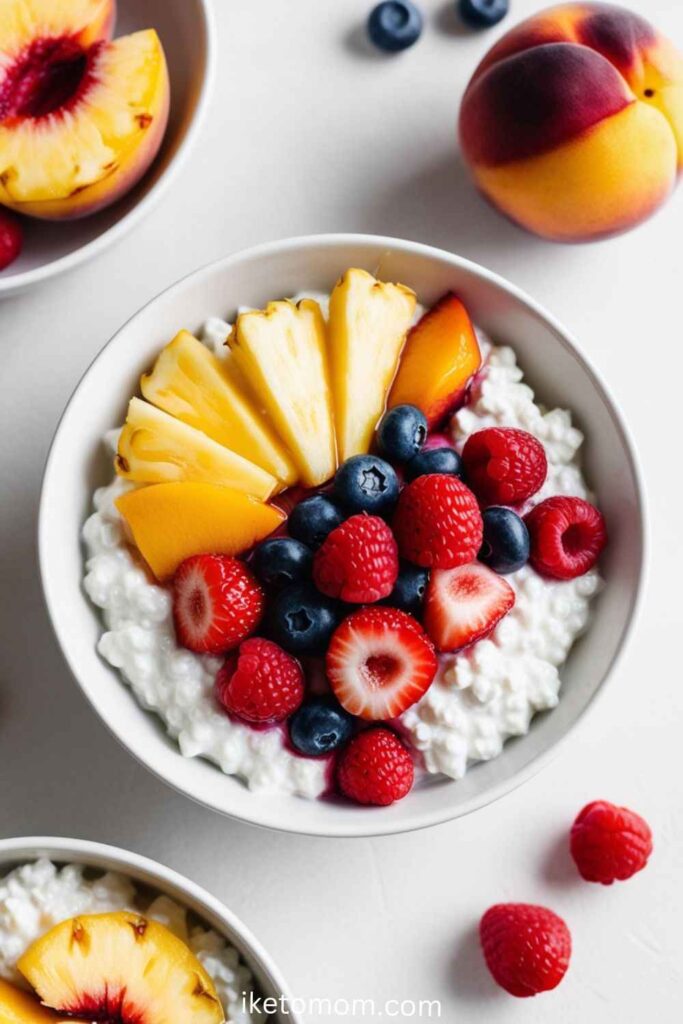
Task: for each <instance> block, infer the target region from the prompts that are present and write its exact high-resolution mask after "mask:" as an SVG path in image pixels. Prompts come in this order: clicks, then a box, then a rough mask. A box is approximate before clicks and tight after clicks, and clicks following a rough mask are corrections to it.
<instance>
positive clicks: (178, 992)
mask: <svg viewBox="0 0 683 1024" xmlns="http://www.w3.org/2000/svg"><path fill="white" fill-rule="evenodd" d="M17 966H18V967H19V970H20V971H21V973H22V974H23V975H24V977H25V978H26V979H27V981H29V982H30V984H31V985H32V986H33V988H34V989H35V990H36V992H37V993H38V995H39V996H40V998H41V999H42V1001H43V1003H45V1004H46V1005H47V1006H50V1007H52V1008H53V1009H55V1010H57V1011H58V1012H59V1013H61V1014H64V1015H68V1016H71V1017H74V1018H76V1019H77V1020H85V1021H95V1020H99V1021H112V1022H113V1021H119V1022H120V1024H141V1022H142V1021H144V1022H145V1024H188V1021H192V1024H223V1022H224V1021H225V1015H224V1013H223V1010H222V1007H221V1004H220V1001H219V999H218V995H217V993H216V989H215V988H214V984H213V982H212V981H211V978H210V977H209V975H208V974H207V973H206V971H205V970H204V968H203V967H202V965H201V964H200V962H199V960H197V958H196V956H195V955H194V953H192V951H191V950H190V949H189V948H188V947H187V946H186V945H185V943H184V942H182V941H181V940H180V939H178V938H176V936H175V935H173V933H172V932H170V931H169V930H168V928H165V927H164V925H162V924H159V923H158V922H157V921H150V920H148V919H147V918H145V917H142V916H141V915H140V914H135V913H130V912H128V911H120V912H118V913H112V914H86V915H84V916H83V917H74V918H70V919H69V920H67V921H63V922H62V923H61V924H58V925H56V927H54V928H52V929H51V930H50V931H49V932H47V933H46V934H45V935H43V936H42V938H40V939H38V940H37V941H36V942H34V943H33V945H32V946H30V947H29V949H28V950H27V951H26V953H24V955H23V956H22V957H21V959H20V960H19V963H18V965H17Z"/></svg>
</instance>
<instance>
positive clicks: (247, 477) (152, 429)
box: [115, 398, 277, 501]
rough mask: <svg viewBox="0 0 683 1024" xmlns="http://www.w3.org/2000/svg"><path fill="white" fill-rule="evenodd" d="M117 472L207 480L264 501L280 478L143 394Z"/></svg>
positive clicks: (133, 408) (148, 479) (131, 409)
mask: <svg viewBox="0 0 683 1024" xmlns="http://www.w3.org/2000/svg"><path fill="white" fill-rule="evenodd" d="M115 464H116V472H117V473H118V474H119V476H122V477H125V479H126V480H134V481H135V482H137V483H147V484H156V483H170V482H171V481H174V480H176V481H180V480H196V481H200V480H203V481H205V482H206V483H212V484H221V485H222V486H223V487H234V488H236V489H237V490H238V491H245V492H246V493H247V494H253V495H254V496H255V497H256V498H260V499H261V500H262V501H265V500H266V498H269V497H270V496H271V494H272V493H273V491H274V490H276V488H277V480H276V479H275V477H274V476H272V475H271V474H270V473H267V472H266V470H265V469H261V467H260V466H256V465H254V463H253V462H249V461H248V459H244V458H242V456H241V455H237V453H236V452H233V451H231V450H230V449H229V448H224V447H223V445H221V444H217V443H216V442H215V441H212V440H211V438H210V437H207V436H206V434H202V433H201V431H199V430H195V429H194V427H189V426H188V425H187V424H186V423H181V421H180V420H177V419H175V418H174V417H173V416H169V415H168V413H166V412H162V410H161V409H157V408H155V406H153V405H150V404H149V402H143V401H142V400H141V399H140V398H132V399H131V401H130V403H129V405H128V416H127V417H126V423H125V426H124V428H123V430H122V431H121V435H120V437H119V445H118V452H117V455H116V460H115Z"/></svg>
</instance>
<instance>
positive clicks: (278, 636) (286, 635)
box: [267, 583, 340, 655]
mask: <svg viewBox="0 0 683 1024" xmlns="http://www.w3.org/2000/svg"><path fill="white" fill-rule="evenodd" d="M339 618H340V609H339V605H338V603H337V602H336V601H333V600H332V599H331V598H329V597H325V595H324V594H321V593H320V592H319V591H318V590H316V589H315V587H314V586H313V585H312V584H308V583H298V584H296V585H295V586H293V587H287V588H286V589H285V590H283V591H282V592H281V593H280V594H278V595H277V597H276V598H275V600H274V601H273V603H272V606H271V608H270V610H269V614H268V619H267V626H268V631H269V635H270V636H271V637H272V638H273V640H275V641H276V643H279V644H280V646H281V647H284V649H285V650H286V651H289V652H290V653H291V654H295V655H322V654H324V653H325V651H326V650H327V647H328V644H329V641H330V637H331V636H332V634H333V632H334V630H335V627H336V625H337V623H338V622H339Z"/></svg>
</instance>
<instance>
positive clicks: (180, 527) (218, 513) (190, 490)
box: [116, 483, 285, 580]
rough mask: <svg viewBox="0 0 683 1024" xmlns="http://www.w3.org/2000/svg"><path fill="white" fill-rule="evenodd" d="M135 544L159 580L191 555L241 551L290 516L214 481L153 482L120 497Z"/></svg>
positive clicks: (118, 500) (120, 506) (120, 508)
mask: <svg viewBox="0 0 683 1024" xmlns="http://www.w3.org/2000/svg"><path fill="white" fill-rule="evenodd" d="M116 507H117V509H118V510H119V512H120V513H121V515H122V516H123V518H124V519H125V521H126V523H127V524H128V528H129V530H130V532H131V535H132V537H133V540H134V541H135V546H136V547H137V549H138V551H139V552H140V554H141V555H142V557H143V558H144V559H145V561H146V562H147V564H148V565H149V567H150V569H151V570H152V572H153V573H154V575H155V576H156V578H157V579H158V580H165V579H168V577H169V576H172V575H173V573H174V572H175V571H176V569H177V568H178V566H179V565H180V563H181V562H184V561H185V559H186V558H190V557H191V556H192V555H201V554H206V553H209V554H213V555H241V554H242V553H243V552H244V551H248V550H249V548H250V547H253V545H254V544H256V543H258V541H260V540H263V538H264V537H267V536H268V535H269V534H270V533H272V532H273V531H274V530H277V528H278V526H280V525H281V523H282V522H283V521H284V519H285V514H284V512H281V511H280V509H278V508H275V507H274V506H273V505H265V504H264V503H263V502H262V501H258V500H257V499H256V498H254V497H252V496H251V495H250V494H244V493H243V492H242V491H235V490H233V489H232V488H231V487H216V486H215V484H204V483H180V484H154V485H153V486H152V487H138V488H136V489H135V490H134V491H128V493H127V494H123V495H121V497H120V498H118V499H117V501H116Z"/></svg>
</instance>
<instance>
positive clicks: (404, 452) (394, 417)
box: [377, 405, 427, 463]
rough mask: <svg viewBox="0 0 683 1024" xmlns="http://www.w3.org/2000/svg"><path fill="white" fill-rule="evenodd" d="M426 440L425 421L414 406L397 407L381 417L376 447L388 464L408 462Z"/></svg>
mask: <svg viewBox="0 0 683 1024" xmlns="http://www.w3.org/2000/svg"><path fill="white" fill-rule="evenodd" d="M426 440H427V419H426V417H425V415H424V413H423V412H421V410H420V409H418V408H417V406H415V405H397V406H395V407H394V408H393V409H389V411H388V412H386V413H385V414H384V416H383V417H382V419H381V421H380V424H379V427H378V428H377V447H378V448H379V451H380V455H382V456H383V458H385V459H387V460H388V461H389V462H399V463H400V462H408V461H409V460H410V459H412V458H413V457H414V456H416V455H417V454H418V452H420V451H421V450H422V447H423V445H424V443H425V441H426Z"/></svg>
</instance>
